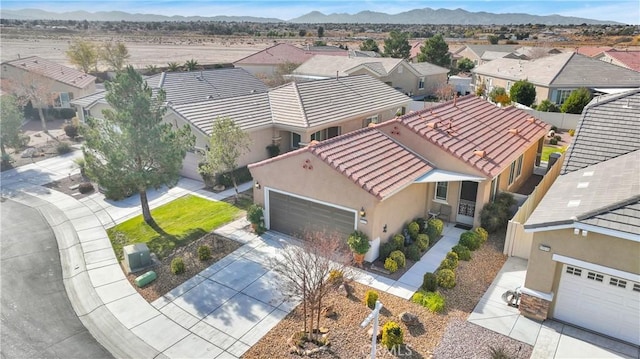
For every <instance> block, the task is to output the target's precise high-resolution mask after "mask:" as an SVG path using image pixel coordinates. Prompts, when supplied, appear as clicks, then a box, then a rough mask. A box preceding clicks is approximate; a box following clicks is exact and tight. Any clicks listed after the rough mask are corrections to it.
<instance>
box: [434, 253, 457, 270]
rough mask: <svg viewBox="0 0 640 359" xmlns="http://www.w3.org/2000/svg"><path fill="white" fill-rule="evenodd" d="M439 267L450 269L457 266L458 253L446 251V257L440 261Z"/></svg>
mask: <svg viewBox="0 0 640 359" xmlns="http://www.w3.org/2000/svg"><path fill="white" fill-rule="evenodd" d="M438 268H439V269H451V270H455V269H456V268H458V255H457V254H456V253H455V252H449V253H447V257H446V258H445V259H443V260H442V262H440V267H438Z"/></svg>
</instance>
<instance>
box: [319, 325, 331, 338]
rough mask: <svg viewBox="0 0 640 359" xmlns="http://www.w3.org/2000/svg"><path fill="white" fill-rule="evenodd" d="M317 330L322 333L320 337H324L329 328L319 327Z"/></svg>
mask: <svg viewBox="0 0 640 359" xmlns="http://www.w3.org/2000/svg"><path fill="white" fill-rule="evenodd" d="M318 331H319V332H320V334H322V338H323V339H326V337H327V333H329V328H327V327H320V329H318Z"/></svg>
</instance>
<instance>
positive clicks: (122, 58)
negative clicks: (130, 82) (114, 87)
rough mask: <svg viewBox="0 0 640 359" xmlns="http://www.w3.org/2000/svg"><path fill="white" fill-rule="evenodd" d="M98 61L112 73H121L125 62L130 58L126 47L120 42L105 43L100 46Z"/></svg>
mask: <svg viewBox="0 0 640 359" xmlns="http://www.w3.org/2000/svg"><path fill="white" fill-rule="evenodd" d="M99 56H100V60H102V62H104V63H105V65H107V67H108V68H109V69H111V70H114V71H122V69H123V68H124V66H125V65H126V62H127V60H128V59H129V58H130V57H131V55H129V50H128V49H127V46H125V44H123V43H122V42H115V43H113V42H106V43H104V44H103V45H102V47H101V48H100V52H99Z"/></svg>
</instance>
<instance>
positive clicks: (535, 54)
mask: <svg viewBox="0 0 640 359" xmlns="http://www.w3.org/2000/svg"><path fill="white" fill-rule="evenodd" d="M561 53H562V51H561V50H559V49H556V48H554V47H540V46H522V47H520V48H518V49H516V50H515V51H514V52H512V53H510V54H508V55H506V56H504V57H506V58H510V59H520V60H535V59H539V58H541V57H546V56H549V55H557V54H561Z"/></svg>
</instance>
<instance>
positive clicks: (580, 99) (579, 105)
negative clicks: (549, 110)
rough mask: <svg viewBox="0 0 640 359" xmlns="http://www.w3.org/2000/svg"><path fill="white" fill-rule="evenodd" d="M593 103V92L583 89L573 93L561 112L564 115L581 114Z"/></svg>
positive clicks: (561, 108)
mask: <svg viewBox="0 0 640 359" xmlns="http://www.w3.org/2000/svg"><path fill="white" fill-rule="evenodd" d="M590 101H591V91H589V89H588V88H585V87H581V88H579V89H576V90H573V91H571V93H570V94H569V97H567V99H566V100H565V101H564V103H563V104H562V106H561V107H560V111H562V112H564V113H574V114H581V113H582V110H583V109H584V107H585V106H586V105H588V104H589V102H590Z"/></svg>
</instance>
